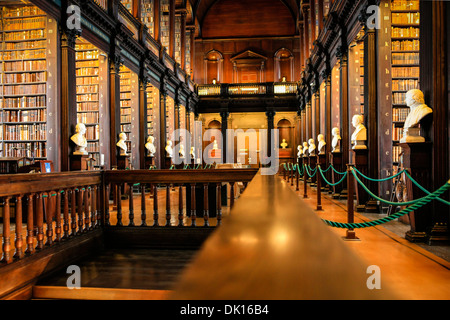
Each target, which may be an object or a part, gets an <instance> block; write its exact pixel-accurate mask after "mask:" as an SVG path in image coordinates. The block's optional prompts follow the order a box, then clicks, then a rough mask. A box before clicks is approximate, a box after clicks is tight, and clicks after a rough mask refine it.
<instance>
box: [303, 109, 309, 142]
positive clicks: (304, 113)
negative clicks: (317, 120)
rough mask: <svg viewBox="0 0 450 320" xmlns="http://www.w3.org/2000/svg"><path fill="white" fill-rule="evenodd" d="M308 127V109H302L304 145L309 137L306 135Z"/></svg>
mask: <svg viewBox="0 0 450 320" xmlns="http://www.w3.org/2000/svg"><path fill="white" fill-rule="evenodd" d="M306 127H307V123H306V109H303V110H302V145H303V142H306V141H307V140H308V138H307V137H306Z"/></svg>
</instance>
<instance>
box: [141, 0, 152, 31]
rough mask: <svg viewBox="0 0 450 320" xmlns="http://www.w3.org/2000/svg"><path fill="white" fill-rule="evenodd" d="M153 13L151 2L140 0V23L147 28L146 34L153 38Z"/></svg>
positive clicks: (150, 0)
mask: <svg viewBox="0 0 450 320" xmlns="http://www.w3.org/2000/svg"><path fill="white" fill-rule="evenodd" d="M153 18H154V13H153V0H141V21H142V23H143V24H145V25H146V26H147V28H148V33H149V34H150V35H151V36H152V37H153V38H154V37H155V29H154V21H153Z"/></svg>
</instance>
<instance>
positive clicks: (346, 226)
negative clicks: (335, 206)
mask: <svg viewBox="0 0 450 320" xmlns="http://www.w3.org/2000/svg"><path fill="white" fill-rule="evenodd" d="M449 189H450V180H449V181H447V183H446V184H445V185H443V186H442V187H440V188H439V189H438V190H436V191H435V192H433V193H430V194H429V195H428V196H426V197H424V198H421V199H418V201H417V202H416V203H415V204H413V205H412V206H410V207H407V208H405V209H403V210H401V211H399V212H397V213H394V214H392V215H390V216H389V217H386V218H382V219H378V220H374V221H369V222H363V223H340V222H334V221H329V220H325V219H322V221H323V222H324V223H326V224H327V225H329V226H331V227H333V228H343V229H362V228H369V227H375V226H378V225H381V224H384V223H387V222H390V221H393V220H395V219H397V218H400V217H402V216H404V215H406V214H408V213H410V212H412V211H414V210H417V209H419V208H421V207H423V206H424V205H426V204H428V203H429V202H431V201H433V200H436V199H437V198H438V197H439V196H441V195H442V194H443V193H444V192H446V191H447V190H449Z"/></svg>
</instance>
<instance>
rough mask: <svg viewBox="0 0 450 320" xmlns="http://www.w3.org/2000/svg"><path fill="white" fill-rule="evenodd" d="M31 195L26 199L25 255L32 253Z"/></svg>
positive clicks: (32, 196)
mask: <svg viewBox="0 0 450 320" xmlns="http://www.w3.org/2000/svg"><path fill="white" fill-rule="evenodd" d="M33 198H34V195H33V194H29V195H28V197H27V249H26V250H25V254H26V255H31V254H33V252H34V246H33V241H34V231H33V227H34V223H33V213H34V212H33Z"/></svg>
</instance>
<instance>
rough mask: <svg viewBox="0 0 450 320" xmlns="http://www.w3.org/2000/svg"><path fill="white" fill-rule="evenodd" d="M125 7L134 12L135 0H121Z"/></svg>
mask: <svg viewBox="0 0 450 320" xmlns="http://www.w3.org/2000/svg"><path fill="white" fill-rule="evenodd" d="M120 2H121V3H122V4H123V6H124V7H125V8H127V10H128V11H129V12H131V13H133V0H120Z"/></svg>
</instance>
